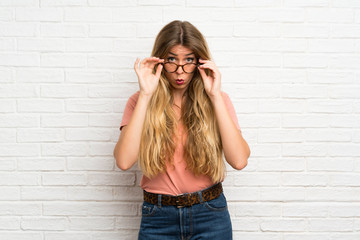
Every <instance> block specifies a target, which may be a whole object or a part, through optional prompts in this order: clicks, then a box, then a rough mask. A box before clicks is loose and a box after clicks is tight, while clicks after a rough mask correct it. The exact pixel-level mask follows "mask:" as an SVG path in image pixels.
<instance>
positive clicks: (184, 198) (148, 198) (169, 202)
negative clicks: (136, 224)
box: [144, 182, 223, 208]
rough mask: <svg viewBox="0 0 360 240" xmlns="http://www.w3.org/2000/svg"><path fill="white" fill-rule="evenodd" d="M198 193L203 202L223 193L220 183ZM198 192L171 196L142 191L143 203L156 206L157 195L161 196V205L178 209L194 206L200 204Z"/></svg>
mask: <svg viewBox="0 0 360 240" xmlns="http://www.w3.org/2000/svg"><path fill="white" fill-rule="evenodd" d="M199 192H201V193H202V198H203V201H204V202H207V201H210V200H213V199H215V198H217V197H219V196H220V194H221V193H222V192H223V188H222V184H221V182H219V183H217V184H215V185H213V186H211V187H209V188H206V189H204V190H201V191H199ZM199 192H192V193H184V194H181V195H177V196H173V195H164V194H156V193H150V192H147V191H145V190H144V201H145V202H148V203H151V204H154V205H157V204H158V199H159V195H161V205H166V206H177V207H179V208H180V207H189V206H192V205H194V204H198V203H200V198H199Z"/></svg>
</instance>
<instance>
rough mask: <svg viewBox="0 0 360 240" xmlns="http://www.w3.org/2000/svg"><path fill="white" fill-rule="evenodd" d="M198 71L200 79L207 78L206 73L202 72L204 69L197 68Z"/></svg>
mask: <svg viewBox="0 0 360 240" xmlns="http://www.w3.org/2000/svg"><path fill="white" fill-rule="evenodd" d="M198 69H199V72H200V75H201V77H202V79H205V78H206V77H207V75H206V73H205V70H204V69H201V68H199V67H198Z"/></svg>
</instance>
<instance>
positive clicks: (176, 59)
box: [164, 45, 197, 90]
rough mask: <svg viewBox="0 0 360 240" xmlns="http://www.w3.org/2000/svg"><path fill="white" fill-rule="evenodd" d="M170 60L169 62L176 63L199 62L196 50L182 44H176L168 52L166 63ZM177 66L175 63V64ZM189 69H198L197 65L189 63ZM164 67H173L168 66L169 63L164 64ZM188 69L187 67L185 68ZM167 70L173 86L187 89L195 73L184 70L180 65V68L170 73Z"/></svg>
mask: <svg viewBox="0 0 360 240" xmlns="http://www.w3.org/2000/svg"><path fill="white" fill-rule="evenodd" d="M166 62H169V63H176V64H178V65H184V64H186V63H195V64H196V63H197V60H196V57H195V54H194V52H193V51H192V50H191V49H189V48H187V47H184V46H182V45H175V46H174V47H172V48H171V49H170V51H169V53H168V54H167V56H166V57H165V61H164V63H166ZM173 66H175V65H173ZM188 67H189V69H194V71H196V70H197V69H196V66H195V65H188ZM164 68H165V69H166V70H169V69H170V70H171V67H170V66H168V65H167V64H166V65H164ZM185 70H186V69H185ZM186 71H187V72H189V71H188V70H186ZM164 72H165V76H166V78H167V79H168V80H169V82H170V84H171V86H172V87H173V88H175V89H177V90H186V88H187V87H188V85H189V83H190V81H191V79H192V77H193V75H194V72H193V73H186V72H184V70H183V68H182V67H180V66H179V67H178V69H177V70H176V71H175V72H173V73H169V72H166V71H165V70H164Z"/></svg>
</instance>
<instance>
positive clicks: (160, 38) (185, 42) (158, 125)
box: [138, 20, 225, 182]
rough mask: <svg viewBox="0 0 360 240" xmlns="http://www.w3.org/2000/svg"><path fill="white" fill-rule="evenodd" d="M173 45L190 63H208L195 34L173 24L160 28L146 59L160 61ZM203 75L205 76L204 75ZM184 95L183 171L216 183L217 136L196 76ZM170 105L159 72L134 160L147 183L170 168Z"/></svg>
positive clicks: (219, 176)
mask: <svg viewBox="0 0 360 240" xmlns="http://www.w3.org/2000/svg"><path fill="white" fill-rule="evenodd" d="M179 44H180V45H182V46H185V47H187V48H189V49H191V50H193V52H194V54H195V56H196V58H202V59H207V60H210V59H211V57H210V52H209V50H208V45H207V43H206V40H205V38H204V37H203V35H202V34H201V33H200V31H199V30H198V29H197V28H196V27H195V26H193V25H192V24H191V23H189V22H187V21H178V20H176V21H172V22H170V23H168V24H167V25H165V26H164V27H163V28H162V30H161V31H160V32H159V34H158V35H157V37H156V39H155V44H154V47H153V50H152V54H151V55H152V56H156V57H159V58H165V57H166V55H167V54H168V52H169V51H170V49H171V48H172V47H173V46H175V45H179ZM156 67H157V66H155V68H154V73H155V69H156ZM206 72H207V73H209V72H208V70H207V69H206ZM185 95H186V101H185V103H184V105H183V106H182V113H181V120H182V121H183V123H184V128H185V130H186V131H187V135H188V136H187V140H186V144H185V146H184V157H185V159H186V163H187V168H188V169H190V170H191V171H192V172H193V173H194V174H195V175H200V174H205V175H208V176H209V177H210V178H211V179H212V181H213V182H219V181H222V180H223V178H224V175H225V164H224V160H223V147H222V143H221V138H220V131H219V127H218V123H217V120H216V117H215V113H214V108H213V105H212V103H211V101H210V99H209V97H208V95H207V93H206V92H205V89H204V84H203V81H202V79H201V75H200V73H199V72H198V70H197V71H196V72H195V73H194V75H193V78H192V80H191V81H190V84H189V86H188V88H187V90H186V92H185ZM173 102H174V99H173V95H172V90H171V86H170V83H169V81H168V80H167V78H166V77H165V74H164V71H162V74H161V76H160V79H159V85H158V87H157V89H156V91H155V93H154V94H153V96H152V98H151V100H150V103H149V105H148V108H147V110H146V116H145V122H144V126H143V130H142V135H141V141H140V150H139V156H138V159H139V166H140V168H141V170H142V172H143V174H144V175H145V176H147V177H149V178H152V177H154V176H156V175H157V174H159V173H161V172H164V171H165V170H166V161H169V162H170V163H172V159H173V156H174V152H175V148H176V141H178V139H177V138H176V137H175V138H176V140H175V141H174V139H173V136H174V134H175V132H176V129H177V124H178V123H177V118H176V114H175V111H174V110H173V108H172V104H173ZM175 135H176V134H175Z"/></svg>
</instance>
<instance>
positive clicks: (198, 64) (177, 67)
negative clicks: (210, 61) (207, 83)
mask: <svg viewBox="0 0 360 240" xmlns="http://www.w3.org/2000/svg"><path fill="white" fill-rule="evenodd" d="M165 63H173V64H175V65H176V69H175V70H174V71H173V72H169V71H167V70H166V69H165ZM160 64H161V65H163V67H164V70H165V71H166V72H168V73H174V72H176V71H177V70H178V69H179V67H181V68H182V70H183V71H184V73H194V72H196V67H198V66H200V65H202V64H203V63H199V58H197V63H185V64H183V65H179V64H176V63H174V62H164V63H160ZM188 64H194V65H195V66H196V67H195V69H194V71H192V72H186V71H185V69H184V66H185V65H188Z"/></svg>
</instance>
